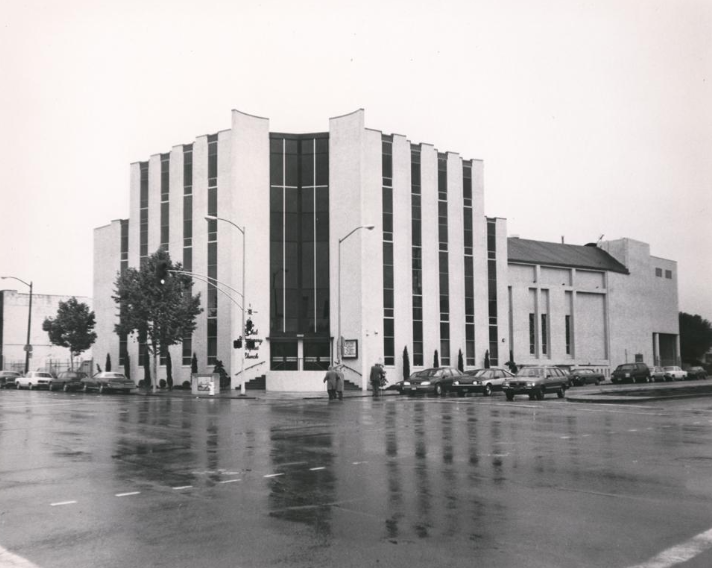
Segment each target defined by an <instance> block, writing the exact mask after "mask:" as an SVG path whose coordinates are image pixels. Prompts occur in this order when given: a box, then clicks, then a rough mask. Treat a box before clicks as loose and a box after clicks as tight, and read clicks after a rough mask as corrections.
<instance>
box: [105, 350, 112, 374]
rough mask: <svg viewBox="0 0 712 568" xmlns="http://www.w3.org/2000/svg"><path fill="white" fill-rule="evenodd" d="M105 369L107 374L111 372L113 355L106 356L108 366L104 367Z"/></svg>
mask: <svg viewBox="0 0 712 568" xmlns="http://www.w3.org/2000/svg"><path fill="white" fill-rule="evenodd" d="M104 368H105V369H106V371H107V373H108V372H109V371H111V355H110V354H109V353H107V354H106V364H105V365H104Z"/></svg>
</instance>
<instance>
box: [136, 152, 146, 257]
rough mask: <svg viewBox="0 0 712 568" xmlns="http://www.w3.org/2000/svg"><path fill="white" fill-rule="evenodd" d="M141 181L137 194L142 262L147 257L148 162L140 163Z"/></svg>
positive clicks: (139, 248)
mask: <svg viewBox="0 0 712 568" xmlns="http://www.w3.org/2000/svg"><path fill="white" fill-rule="evenodd" d="M139 167H140V173H141V182H140V196H139V240H138V242H139V247H138V250H139V259H140V262H141V264H143V263H144V262H145V260H146V258H148V162H141V164H140V166H139Z"/></svg>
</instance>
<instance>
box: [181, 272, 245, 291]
mask: <svg viewBox="0 0 712 568" xmlns="http://www.w3.org/2000/svg"><path fill="white" fill-rule="evenodd" d="M168 272H174V273H175V274H187V275H189V276H194V277H196V278H205V279H207V280H208V282H207V283H208V284H212V285H213V286H215V287H216V288H217V284H219V285H220V286H225V288H228V289H230V290H232V291H233V292H235V294H237V295H238V296H240V297H242V293H241V292H238V291H237V290H235V288H233V287H232V286H228V285H227V284H225V283H224V282H220V280H218V279H217V278H213V277H212V276H205V274H196V273H195V272H188V271H187V270H169V271H168ZM203 282H205V280H203ZM216 283H217V284H216Z"/></svg>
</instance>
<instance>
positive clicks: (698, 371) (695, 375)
mask: <svg viewBox="0 0 712 568" xmlns="http://www.w3.org/2000/svg"><path fill="white" fill-rule="evenodd" d="M687 378H688V379H706V378H707V371H705V369H704V367H690V368H689V369H687Z"/></svg>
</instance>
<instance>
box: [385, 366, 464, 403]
mask: <svg viewBox="0 0 712 568" xmlns="http://www.w3.org/2000/svg"><path fill="white" fill-rule="evenodd" d="M462 376H463V374H462V372H460V370H459V369H456V368H454V367H437V368H432V369H424V370H422V371H418V372H416V373H413V374H412V375H411V376H410V377H408V379H407V380H405V381H399V382H397V383H396V384H395V388H396V390H397V391H398V392H399V393H400V394H418V393H432V394H435V395H438V396H440V395H445V394H447V392H448V391H449V390H451V389H452V385H453V382H454V380H455V379H459V378H460V377H462Z"/></svg>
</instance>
